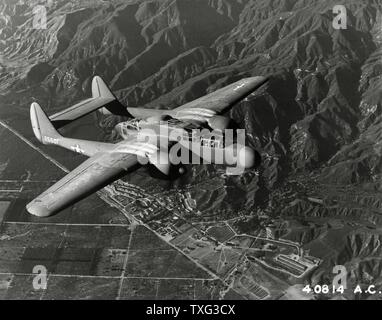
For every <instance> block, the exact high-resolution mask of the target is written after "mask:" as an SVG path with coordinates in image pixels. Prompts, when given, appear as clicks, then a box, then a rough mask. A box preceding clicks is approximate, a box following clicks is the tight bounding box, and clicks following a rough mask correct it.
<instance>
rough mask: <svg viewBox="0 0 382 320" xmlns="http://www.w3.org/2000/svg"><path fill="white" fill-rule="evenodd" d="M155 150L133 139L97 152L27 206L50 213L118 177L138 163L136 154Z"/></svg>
mask: <svg viewBox="0 0 382 320" xmlns="http://www.w3.org/2000/svg"><path fill="white" fill-rule="evenodd" d="M155 152H157V148H156V147H155V146H153V145H149V144H144V143H138V142H132V143H130V144H129V145H126V146H125V145H119V146H118V145H116V149H115V150H114V151H112V152H104V153H97V154H95V155H94V156H92V157H90V158H89V159H87V160H86V161H85V162H83V163H82V164H81V165H79V166H78V167H77V168H76V169H74V170H73V171H71V172H69V173H68V174H67V175H66V176H65V177H64V178H62V179H61V180H59V181H58V182H56V183H55V184H54V185H53V186H51V187H50V188H49V189H48V190H46V191H45V192H44V193H42V194H41V195H39V196H38V197H37V198H36V199H34V200H33V201H31V202H30V203H29V204H28V205H27V210H28V212H29V213H31V214H33V215H36V216H39V217H47V216H50V215H52V214H54V213H56V212H58V211H60V210H62V209H64V208H66V207H68V206H70V205H72V204H74V203H76V202H77V201H79V200H81V199H83V198H85V197H87V196H88V195H90V194H92V193H94V192H96V191H98V190H99V189H101V188H103V187H105V186H106V185H108V184H109V183H111V182H113V181H115V180H117V179H119V178H120V177H121V176H122V175H124V174H125V173H126V172H127V171H132V170H134V169H136V168H137V167H138V166H139V162H138V157H137V156H142V157H146V158H148V157H149V156H150V155H151V154H153V153H155Z"/></svg>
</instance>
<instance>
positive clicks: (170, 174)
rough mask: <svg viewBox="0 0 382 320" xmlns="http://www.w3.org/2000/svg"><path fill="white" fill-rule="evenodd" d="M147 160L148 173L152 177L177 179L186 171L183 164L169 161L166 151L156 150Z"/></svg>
mask: <svg viewBox="0 0 382 320" xmlns="http://www.w3.org/2000/svg"><path fill="white" fill-rule="evenodd" d="M149 161H150V165H149V166H148V168H149V173H150V175H151V176H152V177H154V178H159V179H177V178H179V177H180V176H181V175H183V174H184V173H185V172H186V170H185V167H184V166H183V165H181V164H179V165H174V164H171V163H170V160H169V156H168V153H167V152H163V151H158V152H157V153H156V154H154V155H153V156H151V157H150V160H149Z"/></svg>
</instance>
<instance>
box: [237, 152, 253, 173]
mask: <svg viewBox="0 0 382 320" xmlns="http://www.w3.org/2000/svg"><path fill="white" fill-rule="evenodd" d="M238 163H239V165H240V166H241V167H244V168H246V169H249V168H253V167H254V166H255V165H256V152H255V150H253V149H252V148H250V147H242V148H241V149H240V150H239V154H238Z"/></svg>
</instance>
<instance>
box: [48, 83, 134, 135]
mask: <svg viewBox="0 0 382 320" xmlns="http://www.w3.org/2000/svg"><path fill="white" fill-rule="evenodd" d="M100 108H105V109H106V110H107V111H108V112H109V113H111V114H115V115H119V116H128V117H130V114H129V112H128V111H127V109H126V107H125V106H124V105H122V104H121V103H120V102H119V101H118V100H117V98H116V97H115V96H114V94H113V93H112V92H111V91H110V89H109V88H108V86H107V85H106V84H105V82H104V81H103V80H102V79H101V77H99V76H95V77H94V78H93V81H92V98H89V99H86V100H84V101H81V102H79V103H77V104H75V105H73V106H71V107H69V108H67V109H65V110H63V111H60V112H57V113H55V114H53V115H51V116H50V117H49V119H50V120H51V121H52V123H53V125H54V127H55V128H61V127H63V126H64V125H66V124H68V123H70V122H72V121H74V120H77V119H79V118H82V117H84V116H86V115H87V114H89V113H91V112H93V111H96V110H98V109H100Z"/></svg>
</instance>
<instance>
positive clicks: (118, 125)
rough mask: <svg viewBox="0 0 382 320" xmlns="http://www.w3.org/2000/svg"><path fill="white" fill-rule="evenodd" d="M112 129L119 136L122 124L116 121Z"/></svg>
mask: <svg viewBox="0 0 382 320" xmlns="http://www.w3.org/2000/svg"><path fill="white" fill-rule="evenodd" d="M114 130H115V131H116V132H117V133H118V134H119V135H120V136H121V135H122V124H121V123H118V124H117V125H116V126H115V127H114Z"/></svg>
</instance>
